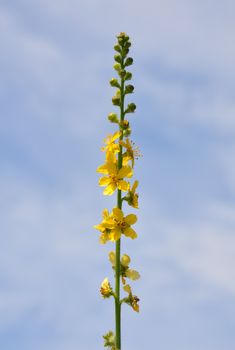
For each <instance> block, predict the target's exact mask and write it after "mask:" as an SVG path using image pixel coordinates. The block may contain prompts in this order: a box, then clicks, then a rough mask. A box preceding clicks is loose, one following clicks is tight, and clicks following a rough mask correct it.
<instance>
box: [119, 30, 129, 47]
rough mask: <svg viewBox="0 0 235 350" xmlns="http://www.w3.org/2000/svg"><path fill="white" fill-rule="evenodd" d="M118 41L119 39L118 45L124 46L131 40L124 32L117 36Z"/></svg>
mask: <svg viewBox="0 0 235 350" xmlns="http://www.w3.org/2000/svg"><path fill="white" fill-rule="evenodd" d="M117 39H118V43H119V44H120V45H121V46H123V45H124V44H125V43H126V42H127V41H128V40H129V39H130V38H129V36H128V35H127V34H126V33H124V32H121V33H120V34H119V35H118V36H117Z"/></svg>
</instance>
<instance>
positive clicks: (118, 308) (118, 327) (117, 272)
mask: <svg viewBox="0 0 235 350" xmlns="http://www.w3.org/2000/svg"><path fill="white" fill-rule="evenodd" d="M121 66H122V68H123V60H122V64H121ZM120 95H121V106H120V122H122V121H123V119H124V97H125V96H124V79H123V78H122V79H121V87H120ZM120 131H122V130H121V126H120ZM122 139H123V134H122V133H121V136H120V140H122ZM121 167H122V146H121V145H120V152H119V153H118V169H121ZM117 207H118V208H119V209H122V191H121V190H118V191H117ZM120 256H121V238H120V239H119V240H118V241H116V263H115V294H116V298H115V325H116V337H115V339H116V344H115V345H116V348H117V349H118V350H121V302H120V267H121V265H120Z"/></svg>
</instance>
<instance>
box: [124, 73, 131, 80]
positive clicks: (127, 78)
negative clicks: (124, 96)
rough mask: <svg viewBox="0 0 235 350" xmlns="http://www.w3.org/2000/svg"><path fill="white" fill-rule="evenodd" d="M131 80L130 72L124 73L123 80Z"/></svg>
mask: <svg viewBox="0 0 235 350" xmlns="http://www.w3.org/2000/svg"><path fill="white" fill-rule="evenodd" d="M131 78H132V74H131V72H126V75H125V80H131Z"/></svg>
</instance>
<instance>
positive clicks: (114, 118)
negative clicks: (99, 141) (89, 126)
mask: <svg viewBox="0 0 235 350" xmlns="http://www.w3.org/2000/svg"><path fill="white" fill-rule="evenodd" d="M108 120H109V121H110V122H111V123H116V124H118V123H119V120H118V116H117V114H116V113H109V115H108Z"/></svg>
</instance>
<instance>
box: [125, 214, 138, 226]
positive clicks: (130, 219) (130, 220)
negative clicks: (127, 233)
mask: <svg viewBox="0 0 235 350" xmlns="http://www.w3.org/2000/svg"><path fill="white" fill-rule="evenodd" d="M136 221H137V216H136V215H135V214H129V215H127V216H126V217H125V222H127V223H128V225H134V224H135V223H136Z"/></svg>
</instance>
